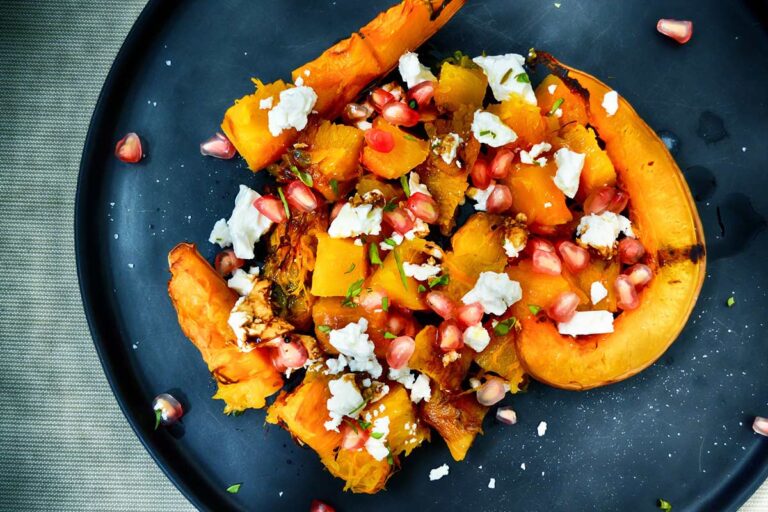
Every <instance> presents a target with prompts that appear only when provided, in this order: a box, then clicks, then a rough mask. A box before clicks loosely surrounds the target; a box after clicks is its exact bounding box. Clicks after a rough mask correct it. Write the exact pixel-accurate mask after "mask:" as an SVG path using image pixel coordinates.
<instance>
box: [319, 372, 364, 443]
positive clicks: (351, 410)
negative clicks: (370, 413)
mask: <svg viewBox="0 0 768 512" xmlns="http://www.w3.org/2000/svg"><path fill="white" fill-rule="evenodd" d="M328 390H329V391H330V392H331V398H329V399H328V400H327V401H326V403H325V404H326V407H327V408H328V415H329V416H330V417H331V419H330V420H328V421H326V422H325V423H324V426H325V430H335V431H336V432H338V431H339V425H341V421H342V420H343V419H344V416H349V417H351V418H357V417H358V416H359V415H360V411H362V409H363V406H364V404H365V400H363V395H361V394H360V390H358V389H357V384H356V383H355V377H354V376H353V375H352V374H349V373H348V374H346V375H344V376H342V377H341V378H338V379H335V380H332V381H330V382H328Z"/></svg>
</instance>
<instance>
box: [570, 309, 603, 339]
mask: <svg viewBox="0 0 768 512" xmlns="http://www.w3.org/2000/svg"><path fill="white" fill-rule="evenodd" d="M557 331H558V332H559V333H560V334H567V335H569V336H585V335H588V334H608V333H611V332H613V314H612V313H611V312H610V311H577V312H576V314H575V315H573V318H571V319H570V320H569V321H567V322H560V323H558V324H557Z"/></svg>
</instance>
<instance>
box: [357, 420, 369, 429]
mask: <svg viewBox="0 0 768 512" xmlns="http://www.w3.org/2000/svg"><path fill="white" fill-rule="evenodd" d="M357 424H358V425H360V428H361V429H363V430H368V429H369V428H370V427H371V423H370V422H368V421H363V420H357Z"/></svg>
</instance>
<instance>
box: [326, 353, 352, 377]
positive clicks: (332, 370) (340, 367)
mask: <svg viewBox="0 0 768 512" xmlns="http://www.w3.org/2000/svg"><path fill="white" fill-rule="evenodd" d="M325 365H326V366H327V367H328V369H327V370H326V371H325V373H326V374H327V375H338V374H339V373H341V372H343V371H344V368H346V367H347V358H346V357H344V354H339V357H337V358H335V359H334V358H332V357H330V358H328V359H326V361H325Z"/></svg>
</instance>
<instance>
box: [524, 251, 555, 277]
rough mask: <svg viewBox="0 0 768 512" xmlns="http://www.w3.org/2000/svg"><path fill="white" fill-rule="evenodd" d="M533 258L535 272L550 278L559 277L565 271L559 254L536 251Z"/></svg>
mask: <svg viewBox="0 0 768 512" xmlns="http://www.w3.org/2000/svg"><path fill="white" fill-rule="evenodd" d="M531 258H532V262H533V265H532V268H533V271H534V272H538V273H539V274H547V275H550V276H559V275H560V274H561V273H562V271H563V265H562V264H561V263H560V258H558V257H557V254H555V253H554V252H547V251H544V250H541V249H535V250H534V251H533V255H532V257H531Z"/></svg>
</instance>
